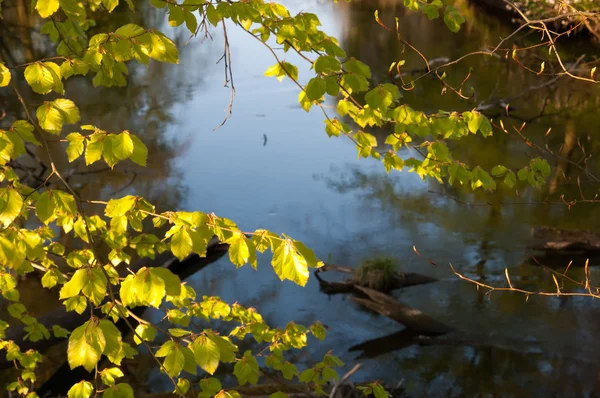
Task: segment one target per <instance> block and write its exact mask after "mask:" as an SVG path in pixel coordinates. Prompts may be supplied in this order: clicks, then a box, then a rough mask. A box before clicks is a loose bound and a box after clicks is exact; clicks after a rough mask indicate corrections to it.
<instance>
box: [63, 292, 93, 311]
mask: <svg viewBox="0 0 600 398" xmlns="http://www.w3.org/2000/svg"><path fill="white" fill-rule="evenodd" d="M63 304H64V305H65V308H66V309H67V311H75V312H76V313H78V314H83V311H85V309H86V308H87V304H88V303H87V300H86V299H85V297H83V296H75V297H71V298H69V299H66V300H65V302H64V303H63Z"/></svg>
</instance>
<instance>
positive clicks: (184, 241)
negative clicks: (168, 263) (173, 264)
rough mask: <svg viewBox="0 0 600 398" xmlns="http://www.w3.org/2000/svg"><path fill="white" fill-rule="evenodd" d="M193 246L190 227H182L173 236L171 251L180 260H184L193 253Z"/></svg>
mask: <svg viewBox="0 0 600 398" xmlns="http://www.w3.org/2000/svg"><path fill="white" fill-rule="evenodd" d="M193 248H194V242H193V240H192V236H191V235H190V230H189V228H188V227H183V228H180V229H179V231H177V232H176V233H175V234H174V235H173V236H172V237H171V252H172V253H173V254H174V255H175V257H177V258H178V259H179V260H183V259H184V258H186V257H187V256H189V255H190V254H191V253H192V249H193Z"/></svg>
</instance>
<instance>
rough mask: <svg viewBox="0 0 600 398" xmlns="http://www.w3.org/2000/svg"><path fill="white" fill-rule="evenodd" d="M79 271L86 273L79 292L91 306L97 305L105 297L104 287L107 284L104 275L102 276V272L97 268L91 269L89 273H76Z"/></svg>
mask: <svg viewBox="0 0 600 398" xmlns="http://www.w3.org/2000/svg"><path fill="white" fill-rule="evenodd" d="M79 271H87V275H86V278H87V279H86V283H85V285H84V286H83V288H82V289H81V292H82V293H83V295H84V296H85V297H87V298H88V299H90V301H91V302H92V303H93V304H95V305H99V304H100V303H101V302H102V300H103V299H104V296H105V295H106V286H107V282H108V281H107V278H106V275H104V272H103V271H102V269H101V268H99V267H96V268H93V269H92V270H91V271H89V270H78V271H77V272H79Z"/></svg>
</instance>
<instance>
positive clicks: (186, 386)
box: [174, 378, 192, 395]
mask: <svg viewBox="0 0 600 398" xmlns="http://www.w3.org/2000/svg"><path fill="white" fill-rule="evenodd" d="M191 387H192V385H191V383H190V381H189V380H188V379H184V378H180V379H179V380H177V388H176V391H174V393H177V394H182V395H185V394H187V392H188V391H189V390H190V388H191Z"/></svg>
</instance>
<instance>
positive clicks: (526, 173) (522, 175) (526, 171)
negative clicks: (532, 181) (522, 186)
mask: <svg viewBox="0 0 600 398" xmlns="http://www.w3.org/2000/svg"><path fill="white" fill-rule="evenodd" d="M517 176H518V177H519V180H521V181H525V180H526V179H527V177H528V176H529V167H523V168H522V169H520V170H519V171H518V172H517Z"/></svg>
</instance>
